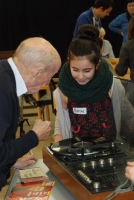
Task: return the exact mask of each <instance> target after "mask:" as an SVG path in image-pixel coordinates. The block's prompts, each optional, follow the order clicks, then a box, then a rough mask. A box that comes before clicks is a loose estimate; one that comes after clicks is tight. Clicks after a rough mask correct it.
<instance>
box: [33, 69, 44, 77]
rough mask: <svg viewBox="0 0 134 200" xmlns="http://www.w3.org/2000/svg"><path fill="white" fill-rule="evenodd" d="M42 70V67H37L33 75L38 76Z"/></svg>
mask: <svg viewBox="0 0 134 200" xmlns="http://www.w3.org/2000/svg"><path fill="white" fill-rule="evenodd" d="M42 72H43V68H37V69H35V71H34V77H35V78H38V77H39V76H40V75H41V73H42Z"/></svg>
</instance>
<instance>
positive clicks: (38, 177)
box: [18, 167, 48, 183]
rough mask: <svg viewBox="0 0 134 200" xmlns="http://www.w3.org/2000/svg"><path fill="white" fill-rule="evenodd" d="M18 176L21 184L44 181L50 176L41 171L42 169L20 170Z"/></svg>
mask: <svg viewBox="0 0 134 200" xmlns="http://www.w3.org/2000/svg"><path fill="white" fill-rule="evenodd" d="M18 176H19V178H20V180H21V183H28V182H35V181H43V180H45V179H48V176H47V175H46V174H45V173H44V172H43V171H42V170H41V169H40V167H35V168H28V169H22V170H21V169H20V170H19V173H18Z"/></svg>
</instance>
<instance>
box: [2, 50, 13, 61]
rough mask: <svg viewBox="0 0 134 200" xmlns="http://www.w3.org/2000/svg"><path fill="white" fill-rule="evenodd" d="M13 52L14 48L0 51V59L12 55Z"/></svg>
mask: <svg viewBox="0 0 134 200" xmlns="http://www.w3.org/2000/svg"><path fill="white" fill-rule="evenodd" d="M14 53H15V51H14V50H11V51H0V60H2V59H8V58H10V57H12V56H13V54H14Z"/></svg>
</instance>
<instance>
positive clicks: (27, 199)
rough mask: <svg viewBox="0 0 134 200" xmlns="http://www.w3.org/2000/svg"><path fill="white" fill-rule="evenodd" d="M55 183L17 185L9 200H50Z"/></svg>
mask: <svg viewBox="0 0 134 200" xmlns="http://www.w3.org/2000/svg"><path fill="white" fill-rule="evenodd" d="M54 183H55V181H43V182H31V183H24V184H20V183H17V184H16V185H15V186H14V188H13V189H12V191H11V192H10V193H9V195H8V197H7V200H48V197H49V195H50V192H51V190H52V188H53V186H54Z"/></svg>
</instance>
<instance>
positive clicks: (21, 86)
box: [7, 58, 27, 97]
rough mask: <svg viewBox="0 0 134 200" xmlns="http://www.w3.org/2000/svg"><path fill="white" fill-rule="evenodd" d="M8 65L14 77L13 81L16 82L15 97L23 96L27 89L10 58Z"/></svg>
mask: <svg viewBox="0 0 134 200" xmlns="http://www.w3.org/2000/svg"><path fill="white" fill-rule="evenodd" d="M7 61H8V63H9V65H10V66H11V68H12V70H13V73H14V76H15V81H16V92H17V96H18V97H20V96H21V95H22V94H25V93H26V92H27V87H26V84H25V82H24V80H23V78H22V76H21V74H20V72H19V70H18V68H17V67H16V65H15V63H14V61H13V59H12V58H9V59H8V60H7Z"/></svg>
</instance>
